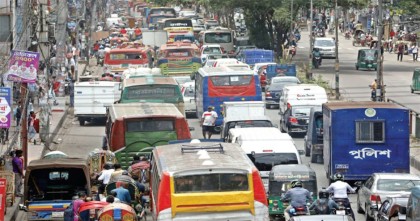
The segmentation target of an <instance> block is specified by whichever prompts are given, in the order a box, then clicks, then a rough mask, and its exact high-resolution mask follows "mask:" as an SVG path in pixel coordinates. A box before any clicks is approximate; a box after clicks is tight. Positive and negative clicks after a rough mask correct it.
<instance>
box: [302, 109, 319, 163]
mask: <svg viewBox="0 0 420 221" xmlns="http://www.w3.org/2000/svg"><path fill="white" fill-rule="evenodd" d="M322 118H323V114H322V107H321V106H319V107H312V108H311V112H310V114H309V123H308V130H307V131H306V136H305V138H304V142H305V156H307V157H309V156H311V163H324V159H323V151H324V150H323V149H324V128H323V119H322Z"/></svg>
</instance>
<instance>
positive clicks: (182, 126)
mask: <svg viewBox="0 0 420 221" xmlns="http://www.w3.org/2000/svg"><path fill="white" fill-rule="evenodd" d="M107 112H108V114H107V122H106V126H105V133H106V143H107V146H108V148H109V150H111V151H112V152H114V153H115V156H116V158H117V160H118V162H119V163H121V165H122V166H123V168H125V169H126V168H127V167H128V166H129V165H130V162H131V161H132V157H133V156H134V155H136V154H138V153H140V152H146V150H145V148H147V147H153V146H156V145H164V144H168V142H169V141H171V140H184V139H191V133H190V130H189V127H188V123H187V120H186V119H185V117H184V116H183V115H182V114H181V112H179V110H178V109H177V108H176V107H175V105H173V104H164V103H131V104H112V105H111V106H109V107H108V110H107ZM149 152H150V151H149Z"/></svg>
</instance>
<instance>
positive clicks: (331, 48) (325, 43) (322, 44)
mask: <svg viewBox="0 0 420 221" xmlns="http://www.w3.org/2000/svg"><path fill="white" fill-rule="evenodd" d="M314 48H318V49H319V53H320V54H321V57H322V58H335V57H336V56H335V40H334V39H332V38H315V41H314Z"/></svg>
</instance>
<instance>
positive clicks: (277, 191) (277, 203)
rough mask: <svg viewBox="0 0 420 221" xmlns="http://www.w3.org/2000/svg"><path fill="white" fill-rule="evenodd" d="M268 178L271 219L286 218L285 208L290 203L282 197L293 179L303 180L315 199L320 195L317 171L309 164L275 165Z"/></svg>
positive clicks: (304, 185)
mask: <svg viewBox="0 0 420 221" xmlns="http://www.w3.org/2000/svg"><path fill="white" fill-rule="evenodd" d="M268 179H269V183H268V214H269V215H270V220H275V219H284V210H285V209H286V207H287V206H288V203H286V202H282V201H281V200H280V199H281V196H282V195H283V194H285V193H286V192H287V190H289V189H290V188H291V187H290V183H291V182H292V181H293V180H300V181H302V183H303V187H304V188H305V189H307V190H309V191H310V192H311V193H312V197H313V200H316V199H317V197H318V194H317V191H318V188H317V183H316V174H315V171H314V170H313V169H312V168H310V167H309V166H307V165H303V164H293V165H292V164H291V165H278V166H274V167H273V168H272V169H271V171H270V174H269V178H268Z"/></svg>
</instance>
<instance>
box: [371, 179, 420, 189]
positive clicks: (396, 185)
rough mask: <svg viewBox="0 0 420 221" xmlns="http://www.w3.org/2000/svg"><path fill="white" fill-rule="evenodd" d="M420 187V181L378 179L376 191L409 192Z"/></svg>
mask: <svg viewBox="0 0 420 221" xmlns="http://www.w3.org/2000/svg"><path fill="white" fill-rule="evenodd" d="M418 185H420V180H401V179H379V180H378V184H377V189H378V190H380V191H407V192H408V191H411V188H413V187H415V186H418Z"/></svg>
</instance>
